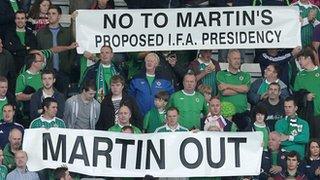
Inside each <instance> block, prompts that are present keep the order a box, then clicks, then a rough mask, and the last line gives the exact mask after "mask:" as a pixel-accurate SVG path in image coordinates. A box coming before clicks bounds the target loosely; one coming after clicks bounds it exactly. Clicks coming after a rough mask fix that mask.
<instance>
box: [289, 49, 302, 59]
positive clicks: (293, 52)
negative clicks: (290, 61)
mask: <svg viewBox="0 0 320 180" xmlns="http://www.w3.org/2000/svg"><path fill="white" fill-rule="evenodd" d="M300 51H301V46H297V47H295V48H294V49H293V50H292V51H291V53H292V55H293V56H294V57H296V56H297V55H298V53H299V52H300Z"/></svg>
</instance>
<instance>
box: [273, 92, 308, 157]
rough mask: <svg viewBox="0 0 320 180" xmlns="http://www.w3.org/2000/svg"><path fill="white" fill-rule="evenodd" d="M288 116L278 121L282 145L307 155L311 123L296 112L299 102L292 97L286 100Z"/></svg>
mask: <svg viewBox="0 0 320 180" xmlns="http://www.w3.org/2000/svg"><path fill="white" fill-rule="evenodd" d="M284 110H285V114H286V117H285V118H283V119H280V120H278V121H277V122H276V126H275V129H276V131H277V132H279V133H280V134H281V146H282V148H283V149H285V150H286V151H288V152H290V151H293V150H294V151H297V152H298V153H299V156H300V157H302V158H303V157H304V155H305V145H306V144H307V143H308V142H309V136H310V132H309V125H308V123H307V122H306V121H305V120H303V119H300V118H299V117H298V116H297V114H296V112H297V110H298V107H297V104H296V102H295V100H294V99H293V98H292V97H288V98H286V100H285V101H284Z"/></svg>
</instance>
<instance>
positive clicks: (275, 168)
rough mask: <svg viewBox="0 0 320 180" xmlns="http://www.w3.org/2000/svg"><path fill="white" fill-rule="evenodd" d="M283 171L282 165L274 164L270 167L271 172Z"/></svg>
mask: <svg viewBox="0 0 320 180" xmlns="http://www.w3.org/2000/svg"><path fill="white" fill-rule="evenodd" d="M281 171H282V167H281V166H275V165H272V167H271V168H270V173H271V174H277V173H280V172H281Z"/></svg>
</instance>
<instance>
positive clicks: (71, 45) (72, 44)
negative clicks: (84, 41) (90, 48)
mask: <svg viewBox="0 0 320 180" xmlns="http://www.w3.org/2000/svg"><path fill="white" fill-rule="evenodd" d="M76 47H79V45H78V43H76V42H73V43H71V44H70V45H69V46H68V49H69V50H71V49H74V48H76Z"/></svg>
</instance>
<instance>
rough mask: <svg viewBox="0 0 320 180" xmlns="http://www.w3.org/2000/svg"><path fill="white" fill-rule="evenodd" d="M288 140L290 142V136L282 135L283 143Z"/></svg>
mask: <svg viewBox="0 0 320 180" xmlns="http://www.w3.org/2000/svg"><path fill="white" fill-rule="evenodd" d="M286 140H289V136H288V135H284V134H281V141H286Z"/></svg>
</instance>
